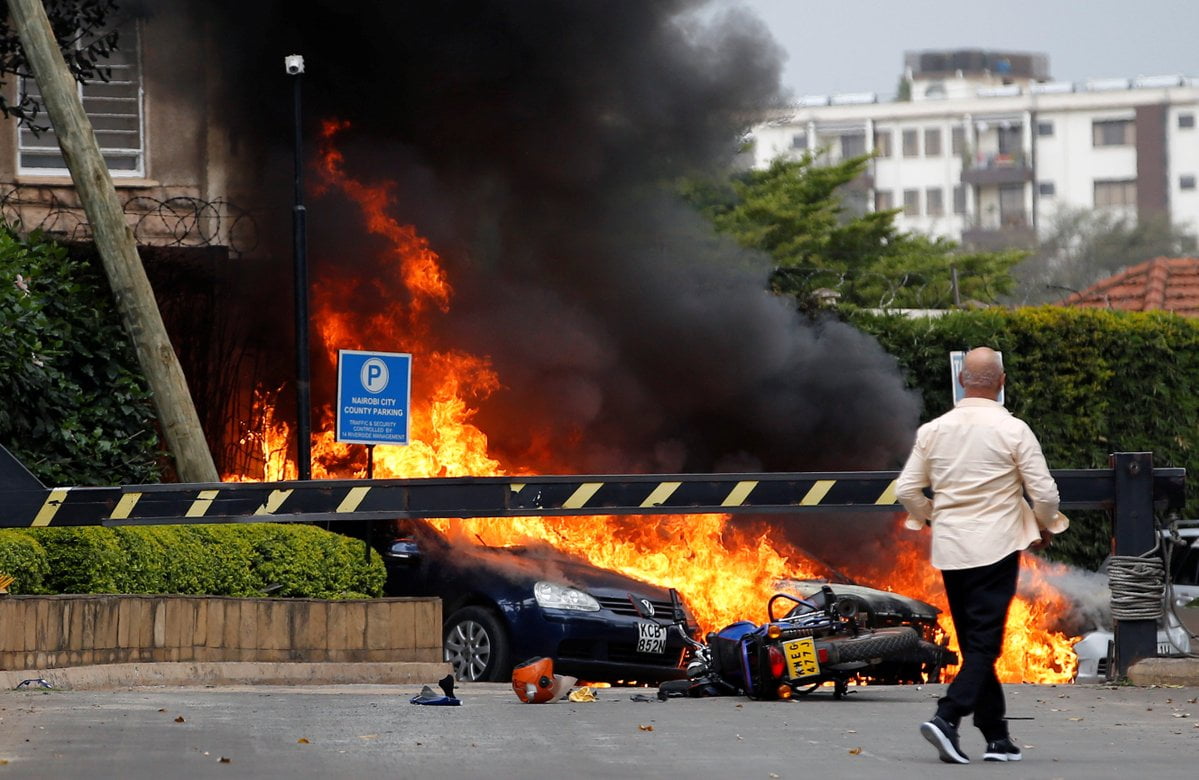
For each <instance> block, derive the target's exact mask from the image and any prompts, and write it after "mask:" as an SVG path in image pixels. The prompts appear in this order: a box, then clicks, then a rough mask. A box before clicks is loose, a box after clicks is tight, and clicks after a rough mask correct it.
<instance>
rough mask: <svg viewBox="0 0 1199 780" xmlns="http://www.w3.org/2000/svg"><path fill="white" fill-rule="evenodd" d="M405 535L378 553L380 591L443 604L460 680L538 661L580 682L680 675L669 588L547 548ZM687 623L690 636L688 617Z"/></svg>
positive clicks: (448, 656) (414, 532)
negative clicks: (382, 570) (383, 580)
mask: <svg viewBox="0 0 1199 780" xmlns="http://www.w3.org/2000/svg"><path fill="white" fill-rule="evenodd" d="M406 530H409V531H411V533H410V534H409V535H405V536H404V537H403V538H400V539H397V540H395V541H394V542H392V543H391V544H390V546H389V547H388V548H387V549H386V550H385V551H384V556H383V557H384V561H385V563H386V565H387V585H386V587H385V592H386V593H387V595H389V596H439V597H440V598H441V600H442V615H443V618H444V623H443V633H442V636H443V639H444V646H445V660H446V661H448V662H449V663H450V664H451V665H452V666H453V668H454V674H455V676H457V677H458V679H460V680H471V681H507V680H510V679H511V676H512V667H513V666H514V665H515V664H518V663H522V662H524V661H526V660H528V659H530V658H535V657H538V656H543V657H548V658H552V659H553V662H554V671H555V672H556V673H558V674H565V675H571V676H574V677H578V678H579V679H581V680H586V681H594V682H644V683H659V682H661V681H663V680H671V679H677V678H680V677H683V676H684V671H683V669H682V663H683V656H684V650H685V647H684V644H683V640H682V637H681V636H679V632H678V631H676V630H674V629H672V628H671V625H672V623H673V614H672V609H671V602H670V595H669V593H668V591H667V590H666V589H664V588H660V587H657V586H655V585H650V584H648V583H645V582H641V581H639V580H635V579H632V578H630V577H626V576H624V575H622V574H618V573H616V572H613V571H609V570H607V569H601V568H599V567H596V566H593V565H591V564H589V563H587V562H586V561H583V560H581V559H579V558H575V557H572V556H569V555H566V554H564V553H562V552H559V551H557V550H555V549H553V548H552V547H549V546H548V545H531V546H522V547H498V548H497V547H484V546H480V545H474V544H458V545H454V544H451V543H449V542H448V541H447V540H446V539H445V537H443V536H442V535H441V534H439V533H437V532H436V531H434V530H433V529H431V528H429V527H427V526H425V525H424V524H421V523H414V524H413V525H412V527H411V528H410V529H406ZM684 609H685V608H684ZM687 622H688V624H691V631H692V634H694V633H695V632H696V631H697V630H698V628H697V627H696V626H694V625H693V623H694V620H693V619H691V617H690V614H689V613H688V616H687Z"/></svg>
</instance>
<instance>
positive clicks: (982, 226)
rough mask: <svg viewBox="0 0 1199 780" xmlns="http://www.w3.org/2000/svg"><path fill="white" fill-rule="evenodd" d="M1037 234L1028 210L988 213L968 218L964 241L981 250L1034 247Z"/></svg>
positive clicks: (963, 233) (964, 228)
mask: <svg viewBox="0 0 1199 780" xmlns="http://www.w3.org/2000/svg"><path fill="white" fill-rule="evenodd" d="M1036 239H1037V234H1036V231H1035V230H1033V227H1032V220H1031V218H1030V216H1029V214H1028V213H1027V212H1022V211H1016V212H1007V213H1004V214H986V215H982V216H978V217H971V218H967V220H966V224H965V226H964V227H963V229H962V243H963V244H966V245H968V246H971V247H973V248H975V249H980V250H992V249H1004V248H1008V247H1026V248H1027V247H1032V246H1033V245H1035V244H1036Z"/></svg>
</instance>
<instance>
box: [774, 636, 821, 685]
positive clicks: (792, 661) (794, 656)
mask: <svg viewBox="0 0 1199 780" xmlns="http://www.w3.org/2000/svg"><path fill="white" fill-rule="evenodd" d="M783 657H784V658H786V659H787V676H788V677H790V678H791V679H792V680H797V679H800V678H802V677H811V676H813V675H816V674H820V661H818V660H817V659H816V643H815V642H814V641H812V638H811V637H804V638H803V639H792V640H791V641H790V642H783Z"/></svg>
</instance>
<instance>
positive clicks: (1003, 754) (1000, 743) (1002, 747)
mask: <svg viewBox="0 0 1199 780" xmlns="http://www.w3.org/2000/svg"><path fill="white" fill-rule="evenodd" d="M1021 758H1023V756H1021V755H1020V748H1018V747H1016V745H1015V743H1013V742H1012V740H1011V739H1009V738H1008V737H1004V738H1003V739H997V740H994V741H993V742H988V743H987V752H986V753H985V754H984V755H983V761H1019V760H1020V759H1021Z"/></svg>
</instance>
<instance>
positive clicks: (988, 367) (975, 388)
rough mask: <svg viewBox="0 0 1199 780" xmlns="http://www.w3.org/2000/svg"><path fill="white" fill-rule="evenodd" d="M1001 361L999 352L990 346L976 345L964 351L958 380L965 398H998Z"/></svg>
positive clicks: (1001, 380)
mask: <svg viewBox="0 0 1199 780" xmlns="http://www.w3.org/2000/svg"><path fill="white" fill-rule="evenodd" d="M1003 380H1004V374H1003V361H1002V360H1001V359H1000V357H999V353H998V352H996V351H995V350H993V349H991V348H990V347H976V348H975V349H972V350H970V351H969V352H967V353H966V358H965V360H963V361H962V371H961V373H960V374H958V381H960V382H961V383H962V387H963V388H964V389H965V390H966V397H967V398H990V399H991V400H992V401H994V400H996V399H998V398H999V390H1000V388H1002V387H1003Z"/></svg>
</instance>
